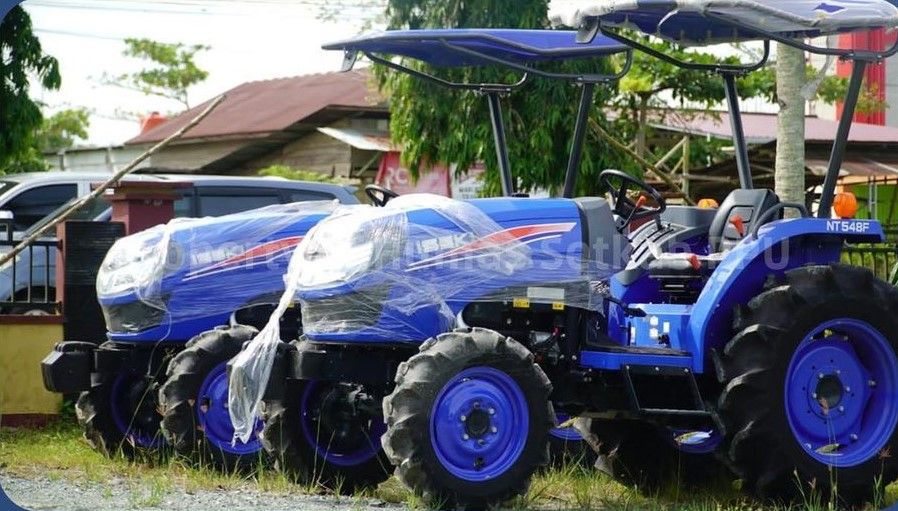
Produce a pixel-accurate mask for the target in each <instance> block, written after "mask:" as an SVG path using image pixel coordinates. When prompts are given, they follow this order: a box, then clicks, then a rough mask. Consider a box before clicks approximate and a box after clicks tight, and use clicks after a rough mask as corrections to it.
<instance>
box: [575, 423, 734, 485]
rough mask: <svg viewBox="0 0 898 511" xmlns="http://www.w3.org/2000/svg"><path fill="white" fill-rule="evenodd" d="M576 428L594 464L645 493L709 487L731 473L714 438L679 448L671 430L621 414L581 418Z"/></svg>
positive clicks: (617, 479)
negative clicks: (699, 446) (716, 450)
mask: <svg viewBox="0 0 898 511" xmlns="http://www.w3.org/2000/svg"><path fill="white" fill-rule="evenodd" d="M577 429H578V430H580V432H581V433H582V434H583V436H584V438H586V441H587V442H589V445H590V446H591V447H592V448H593V450H594V452H595V454H596V457H597V459H596V465H595V466H596V468H597V469H599V470H600V471H602V472H604V473H605V474H607V475H609V476H610V477H611V478H612V479H614V480H615V481H617V482H619V483H620V484H622V485H624V486H627V487H629V488H635V489H636V490H637V491H639V492H641V493H643V494H646V495H655V494H657V493H658V492H659V491H662V490H664V489H666V488H668V487H673V486H676V487H678V488H687V489H692V488H702V487H709V486H713V485H714V483H715V482H717V481H719V480H720V479H721V478H722V476H724V475H726V474H728V473H729V471H728V470H727V469H726V467H725V466H724V465H723V464H722V463H721V462H720V461H718V459H717V457H716V456H715V454H714V452H713V451H714V448H715V447H716V445H717V442H716V441H715V439H711V441H709V442H708V446H707V447H706V448H703V449H696V448H692V449H689V448H677V446H676V445H675V442H674V434H673V433H672V432H670V431H667V430H663V429H661V428H659V427H658V426H656V425H654V424H651V423H648V422H645V421H636V420H624V419H583V418H581V419H578V420H577Z"/></svg>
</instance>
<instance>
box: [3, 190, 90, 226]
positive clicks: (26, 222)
mask: <svg viewBox="0 0 898 511" xmlns="http://www.w3.org/2000/svg"><path fill="white" fill-rule="evenodd" d="M77 195H78V186H77V185H75V184H66V185H48V186H39V187H37V188H32V189H30V190H26V191H24V192H22V193H20V194H19V195H16V196H15V197H13V198H12V200H10V201H9V202H7V203H6V204H3V205H0V209H4V210H9V211H12V214H13V221H14V225H15V227H14V229H15V230H16V231H24V230H26V229H28V228H29V227H31V226H32V225H33V224H34V223H36V222H37V221H38V220H40V219H41V218H44V217H45V216H47V215H48V214H50V213H51V212H53V210H55V209H56V208H58V207H59V206H62V205H63V204H65V203H66V202H67V201H68V200H69V199H71V198H73V197H75V196H77Z"/></svg>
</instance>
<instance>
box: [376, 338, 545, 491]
mask: <svg viewBox="0 0 898 511" xmlns="http://www.w3.org/2000/svg"><path fill="white" fill-rule="evenodd" d="M551 390H552V385H551V383H550V382H549V379H548V378H547V377H546V375H545V373H543V371H542V369H540V367H539V366H538V365H536V364H534V362H533V355H532V354H531V353H530V352H529V351H528V350H527V349H526V348H525V347H524V346H522V345H521V344H519V343H518V342H517V341H515V340H514V339H510V338H506V337H503V336H502V335H500V334H498V333H496V332H493V331H491V330H485V329H479V328H475V329H473V330H472V331H464V330H458V331H455V332H450V333H445V334H442V335H440V336H439V337H437V338H436V339H430V340H428V341H427V342H425V343H424V344H422V345H421V347H420V352H419V353H418V354H416V355H415V356H413V357H412V358H411V359H409V360H408V361H407V362H405V363H403V364H401V365H400V366H399V370H398V371H397V375H396V388H395V390H394V391H393V393H392V394H390V395H389V396H388V397H387V398H386V399H384V416H385V417H387V434H386V435H384V449H385V450H386V452H387V455H388V456H389V458H390V461H392V462H393V464H394V465H396V467H397V469H396V475H397V476H398V477H399V479H400V480H401V481H402V482H403V483H405V484H406V485H407V486H409V487H410V488H412V489H413V490H414V491H415V492H416V493H417V494H418V495H421V496H422V497H423V498H424V499H425V500H426V501H428V502H430V503H431V504H436V505H440V506H446V507H450V508H451V507H475V508H482V507H488V506H492V505H495V504H499V503H502V502H504V501H506V500H508V499H510V498H512V497H515V496H517V495H522V494H524V493H525V492H526V491H527V488H528V486H529V484H530V478H531V476H532V475H533V473H534V472H535V471H536V470H537V469H539V468H540V467H542V466H545V465H546V464H547V463H548V448H547V447H548V436H549V430H550V429H551V428H552V427H553V426H554V425H555V424H554V419H555V414H554V413H553V411H552V405H551V404H550V403H549V394H550V393H551Z"/></svg>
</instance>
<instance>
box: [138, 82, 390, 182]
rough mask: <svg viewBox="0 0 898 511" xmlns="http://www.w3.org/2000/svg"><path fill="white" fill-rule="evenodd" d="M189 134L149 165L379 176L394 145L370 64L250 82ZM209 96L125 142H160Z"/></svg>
mask: <svg viewBox="0 0 898 511" xmlns="http://www.w3.org/2000/svg"><path fill="white" fill-rule="evenodd" d="M224 95H225V99H224V101H223V102H222V103H221V104H220V105H219V106H218V107H217V108H216V109H215V110H214V111H213V112H212V113H211V114H210V115H209V116H208V117H206V118H205V119H203V121H202V122H200V123H199V124H198V125H197V126H195V127H194V128H193V129H191V130H190V131H188V132H187V133H186V134H184V136H182V137H181V138H179V139H178V140H175V141H173V142H172V143H171V144H169V145H168V146H166V147H165V148H163V149H162V150H160V151H159V152H158V153H156V154H154V155H153V156H152V157H151V158H150V161H149V163H148V164H147V166H146V167H145V168H146V170H147V171H165V172H188V173H209V174H255V173H256V171H257V170H259V169H261V168H264V167H267V166H269V165H273V164H283V165H288V166H291V167H296V168H301V169H303V170H311V171H316V172H320V173H323V174H327V175H330V176H337V177H344V178H358V177H363V175H364V176H365V177H368V178H370V177H372V176H373V174H374V172H375V170H376V169H377V167H378V164H379V162H380V157H381V154H382V153H383V152H385V151H389V150H390V149H391V145H390V143H389V124H388V119H389V110H388V108H387V105H386V101H385V99H384V98H383V97H382V96H381V95H380V94H379V93H378V92H377V88H376V87H375V86H374V84H373V83H372V78H371V77H370V76H369V73H368V72H367V71H366V70H359V71H351V72H348V73H322V74H313V75H306V76H296V77H290V78H280V79H275V80H261V81H254V82H247V83H244V84H242V85H239V86H237V87H234V88H233V89H231V90H229V91H227V92H225V93H224ZM211 101H212V100H211V99H210V100H209V101H207V102H205V103H203V104H200V105H197V106H196V107H194V108H191V109H190V110H187V111H186V112H183V113H181V114H179V115H177V116H175V117H173V118H172V119H170V120H169V121H168V122H165V123H163V124H161V125H159V126H156V127H153V128H151V129H148V130H146V131H144V132H142V133H141V134H140V135H138V136H136V137H134V138H132V139H131V140H128V141H127V142H125V144H124V146H125V148H128V149H140V150H144V149H146V148H149V147H152V146H153V145H155V144H157V143H158V142H160V141H162V140H164V139H165V138H166V137H168V136H170V135H171V134H173V133H175V132H177V131H178V130H179V129H180V128H181V127H183V126H184V125H186V124H187V123H188V122H190V120H191V119H193V118H194V117H196V116H197V115H198V114H199V113H200V112H202V111H203V110H204V109H205V108H206V106H207V105H208V104H209V102H211Z"/></svg>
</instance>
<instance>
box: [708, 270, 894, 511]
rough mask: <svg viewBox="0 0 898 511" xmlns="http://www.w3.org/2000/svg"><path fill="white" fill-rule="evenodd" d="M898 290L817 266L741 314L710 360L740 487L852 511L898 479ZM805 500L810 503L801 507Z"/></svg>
mask: <svg viewBox="0 0 898 511" xmlns="http://www.w3.org/2000/svg"><path fill="white" fill-rule="evenodd" d="M896 310H898V291H896V290H895V289H894V288H892V287H891V286H889V285H888V284H886V283H885V282H882V281H880V280H878V279H876V278H875V277H874V276H873V275H872V273H870V272H869V271H867V270H865V269H862V268H855V267H849V266H843V265H832V266H813V267H805V268H799V269H795V270H792V271H790V272H788V273H787V274H786V283H785V285H782V286H779V287H776V288H773V289H770V290H768V291H766V292H764V293H762V294H761V295H759V296H757V297H756V298H754V299H753V300H752V301H751V302H750V303H749V304H748V307H746V308H745V309H744V310H741V311H737V314H736V320H735V330H736V331H737V332H738V333H737V334H736V336H735V337H734V338H733V339H732V340H731V341H730V342H729V343H727V345H726V347H725V348H724V350H723V352H722V353H718V354H717V355H716V357H715V358H716V364H717V373H718V377H719V378H720V380H721V382H722V383H723V384H724V385H725V387H724V390H723V392H722V394H721V396H720V399H719V403H718V408H719V415H720V419H721V422H722V425H723V428H724V433H725V451H724V452H725V453H726V456H727V459H728V461H729V463H730V465H731V466H732V467H733V469H734V470H735V471H736V473H737V474H738V475H739V476H740V477H742V479H743V481H744V488H746V489H747V490H748V491H749V492H750V493H752V494H754V495H755V496H758V497H761V498H772V499H787V500H798V499H801V498H803V496H806V495H808V494H810V492H811V490H812V489H813V488H816V489H817V491H818V492H819V495H818V496H819V497H822V498H824V499H830V498H837V499H838V500H840V501H841V502H842V503H843V504H847V505H855V504H858V503H860V502H863V501H865V500H867V499H869V498H871V497H872V496H873V494H874V492H875V491H881V490H882V488H881V486H882V485H883V484H888V483H889V482H891V481H893V480H894V479H895V478H896V477H898V457H896V456H895V455H894V454H892V455H888V454H887V453H896V452H898V434H896V424H898V400H896V399H895V396H896V395H898V357H896V350H898V316H896V314H895V311H896ZM804 498H806V497H804Z"/></svg>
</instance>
